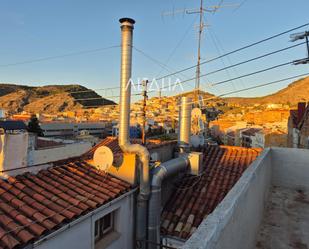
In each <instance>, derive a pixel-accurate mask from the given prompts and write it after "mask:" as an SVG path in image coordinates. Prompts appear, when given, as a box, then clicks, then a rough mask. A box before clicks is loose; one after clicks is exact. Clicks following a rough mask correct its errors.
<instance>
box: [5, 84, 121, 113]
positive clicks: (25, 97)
mask: <svg viewBox="0 0 309 249" xmlns="http://www.w3.org/2000/svg"><path fill="white" fill-rule="evenodd" d="M76 92H79V93H76ZM86 99H87V100H86ZM110 104H115V103H114V102H113V101H111V100H108V99H104V98H102V97H101V96H99V95H98V94H97V93H96V92H94V91H92V90H89V89H88V88H86V87H83V86H80V85H50V86H43V87H30V86H22V85H14V84H0V108H3V109H5V110H7V111H9V112H10V113H19V112H22V111H27V112H30V113H40V112H45V113H49V114H54V113H58V112H62V111H76V110H80V109H83V108H90V107H93V106H103V105H110Z"/></svg>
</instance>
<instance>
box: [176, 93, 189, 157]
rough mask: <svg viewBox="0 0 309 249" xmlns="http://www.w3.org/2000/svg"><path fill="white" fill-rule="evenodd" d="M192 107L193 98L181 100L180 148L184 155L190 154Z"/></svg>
mask: <svg viewBox="0 0 309 249" xmlns="http://www.w3.org/2000/svg"><path fill="white" fill-rule="evenodd" d="M191 105H192V100H191V98H189V97H182V98H181V106H180V110H179V128H178V132H179V134H178V146H179V148H180V152H182V153H185V152H188V151H189V149H190V146H191V142H190V137H191V108H192V107H191Z"/></svg>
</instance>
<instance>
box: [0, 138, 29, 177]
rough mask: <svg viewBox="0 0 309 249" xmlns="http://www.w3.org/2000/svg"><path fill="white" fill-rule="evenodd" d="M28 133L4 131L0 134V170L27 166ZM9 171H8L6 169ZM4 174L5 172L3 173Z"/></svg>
mask: <svg viewBox="0 0 309 249" xmlns="http://www.w3.org/2000/svg"><path fill="white" fill-rule="evenodd" d="M27 151H28V133H27V132H20V133H4V134H1V135H0V170H4V171H6V170H11V169H14V168H21V167H26V166H27ZM8 172H10V171H8ZM4 174H6V172H5V173H4Z"/></svg>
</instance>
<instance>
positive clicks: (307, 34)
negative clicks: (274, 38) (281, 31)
mask: <svg viewBox="0 0 309 249" xmlns="http://www.w3.org/2000/svg"><path fill="white" fill-rule="evenodd" d="M308 37H309V31H305V32H300V33H296V34H292V35H290V38H291V42H295V41H298V40H302V39H305V41H306V42H305V43H306V48H307V58H304V59H300V60H296V61H293V64H294V65H299V64H309V39H308Z"/></svg>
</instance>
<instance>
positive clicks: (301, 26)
mask: <svg viewBox="0 0 309 249" xmlns="http://www.w3.org/2000/svg"><path fill="white" fill-rule="evenodd" d="M308 25H309V23H305V24H303V25H300V26H298V27H295V28H292V29H289V30H286V31H284V32H281V33H278V34H276V35H273V36H270V37H267V38H265V39H262V40H260V41H257V42H254V43H251V44H249V45H246V46H244V47H241V48H238V49H235V50H232V51H230V52H228V53H225V54H222V55H220V56H217V57H214V58H212V59H209V60H206V61H203V62H201V63H200V65H203V64H206V63H209V62H212V61H215V60H218V59H220V58H222V57H225V56H227V55H231V54H234V53H237V52H239V51H241V50H244V49H247V48H250V47H253V46H256V45H258V44H260V43H263V42H266V41H269V40H271V39H274V38H277V37H279V36H282V35H284V34H287V33H289V32H291V31H294V30H297V29H300V28H303V27H305V26H308ZM196 66H197V65H194V66H190V67H187V68H184V69H181V70H178V71H176V72H174V73H171V74H167V75H164V76H161V77H159V78H157V79H156V80H161V79H163V78H167V77H170V76H173V75H175V74H178V73H181V72H184V71H187V70H190V69H194V68H196Z"/></svg>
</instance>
